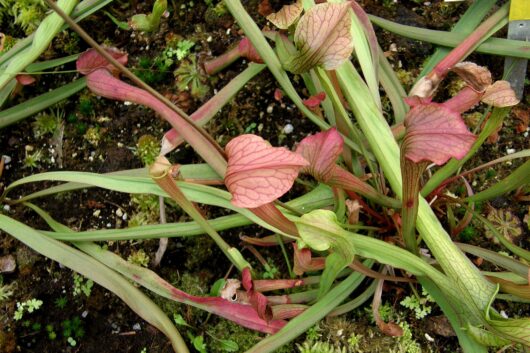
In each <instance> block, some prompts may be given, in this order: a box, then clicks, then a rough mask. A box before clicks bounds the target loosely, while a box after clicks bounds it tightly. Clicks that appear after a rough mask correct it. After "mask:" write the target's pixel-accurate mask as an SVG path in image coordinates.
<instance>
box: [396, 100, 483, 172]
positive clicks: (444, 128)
mask: <svg viewBox="0 0 530 353" xmlns="http://www.w3.org/2000/svg"><path fill="white" fill-rule="evenodd" d="M405 127H406V128H407V134H406V136H405V139H404V142H403V150H404V152H405V157H406V158H407V159H410V160H411V161H413V162H414V163H419V162H421V161H432V162H434V163H436V164H437V165H442V164H444V163H445V162H447V160H448V159H449V158H451V157H454V158H456V159H461V158H463V157H464V156H465V155H466V154H467V152H468V151H469V149H470V148H471V146H472V145H473V142H475V139H476V137H475V135H473V134H472V133H471V132H469V131H468V130H467V127H466V124H465V123H464V121H463V120H462V118H461V117H460V114H459V113H457V112H455V111H452V110H450V109H447V108H446V107H444V106H443V105H441V104H437V103H431V104H427V105H417V106H415V107H413V108H412V109H411V110H410V111H409V113H408V114H407V118H406V119H405Z"/></svg>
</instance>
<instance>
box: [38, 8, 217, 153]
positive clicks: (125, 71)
mask: <svg viewBox="0 0 530 353" xmlns="http://www.w3.org/2000/svg"><path fill="white" fill-rule="evenodd" d="M45 1H46V3H47V4H48V5H49V6H50V7H51V8H52V9H53V10H54V11H55V12H57V14H58V15H59V16H60V17H62V18H63V20H64V21H65V22H66V23H67V24H68V25H69V26H70V27H71V28H72V29H73V30H74V31H75V32H77V34H79V36H80V37H81V38H83V39H84V40H85V41H86V42H87V43H88V44H89V45H90V46H91V47H92V48H94V49H95V50H96V51H97V52H98V53H99V54H100V55H101V56H103V57H104V58H105V59H106V60H107V61H108V62H109V63H111V64H112V65H113V66H114V67H116V68H117V69H118V70H119V71H120V72H121V73H123V74H124V75H125V76H127V77H128V78H130V79H131V80H132V81H133V82H134V83H135V84H136V85H138V86H139V87H141V88H142V89H144V90H146V91H147V92H149V93H150V94H151V95H153V96H154V97H156V99H158V100H159V101H161V102H162V103H164V104H165V105H166V106H167V107H168V108H169V109H170V110H172V111H174V112H175V113H177V114H178V115H180V116H181V117H182V118H183V119H184V120H185V121H186V122H187V123H188V124H190V125H191V126H192V127H193V128H194V129H195V130H197V132H198V133H199V134H201V135H202V136H203V137H204V138H205V139H207V140H209V141H210V143H211V144H212V146H215V148H216V150H217V152H218V153H220V154H221V155H222V156H224V151H223V149H222V148H221V147H220V146H219V144H218V143H217V142H216V141H215V140H214V139H213V138H212V137H211V136H210V135H209V134H208V133H207V132H206V131H205V130H204V129H202V128H201V127H199V126H197V125H195V123H194V122H193V120H191V119H190V118H189V117H188V115H187V114H186V113H185V112H183V111H182V110H181V109H180V108H178V107H177V106H176V105H174V104H173V103H172V102H171V101H170V100H169V99H167V98H166V97H164V96H163V95H162V94H160V93H159V92H158V91H157V90H155V89H153V88H152V87H151V86H149V85H148V84H146V83H145V82H143V81H142V80H140V79H139V78H138V76H136V75H135V74H134V73H132V71H130V70H129V69H127V68H126V67H125V66H124V65H122V64H121V63H119V62H118V61H117V60H116V59H114V58H113V57H112V55H110V54H108V53H107V52H106V51H105V49H103V48H102V47H101V46H100V45H99V44H98V43H97V42H96V41H95V40H94V39H93V38H92V37H90V36H89V35H88V33H86V32H85V31H84V30H83V29H82V28H81V27H80V26H79V25H78V24H77V23H75V22H74V21H73V20H72V19H71V18H70V17H69V16H68V15H67V14H66V13H64V11H62V10H61V8H59V7H57V5H56V4H55V3H54V2H53V1H52V0H45Z"/></svg>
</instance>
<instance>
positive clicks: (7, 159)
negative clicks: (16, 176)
mask: <svg viewBox="0 0 530 353" xmlns="http://www.w3.org/2000/svg"><path fill="white" fill-rule="evenodd" d="M2 159H3V160H4V165H6V164H9V163H10V162H11V157H9V156H6V155H3V156H2Z"/></svg>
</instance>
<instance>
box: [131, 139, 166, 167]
mask: <svg viewBox="0 0 530 353" xmlns="http://www.w3.org/2000/svg"><path fill="white" fill-rule="evenodd" d="M159 154H160V142H159V141H158V139H157V138H156V137H154V136H152V135H142V136H140V138H139V139H138V143H136V155H137V156H138V157H139V158H140V159H141V160H142V162H143V163H144V164H145V165H151V164H153V163H154V161H155V160H156V157H158V155H159Z"/></svg>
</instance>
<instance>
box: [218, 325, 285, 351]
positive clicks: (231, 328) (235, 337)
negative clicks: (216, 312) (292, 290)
mask: <svg viewBox="0 0 530 353" xmlns="http://www.w3.org/2000/svg"><path fill="white" fill-rule="evenodd" d="M208 333H209V334H211V335H212V336H214V337H216V338H219V339H230V340H232V341H234V342H236V343H237V344H238V346H239V352H245V351H247V350H248V349H249V348H251V347H252V346H254V345H255V344H256V343H258V342H259V341H260V339H261V337H260V333H259V332H256V331H252V330H249V329H246V328H244V327H241V326H239V325H237V324H235V323H233V322H231V321H228V320H224V319H219V321H218V322H217V324H216V325H215V326H213V327H212V328H211V329H210V330H208ZM208 347H209V352H211V353H225V352H226V351H224V350H223V349H222V347H221V346H220V345H219V344H218V343H216V341H215V340H211V341H210V342H209V343H208ZM289 352H292V350H291V351H289Z"/></svg>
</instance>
